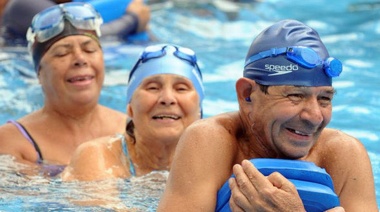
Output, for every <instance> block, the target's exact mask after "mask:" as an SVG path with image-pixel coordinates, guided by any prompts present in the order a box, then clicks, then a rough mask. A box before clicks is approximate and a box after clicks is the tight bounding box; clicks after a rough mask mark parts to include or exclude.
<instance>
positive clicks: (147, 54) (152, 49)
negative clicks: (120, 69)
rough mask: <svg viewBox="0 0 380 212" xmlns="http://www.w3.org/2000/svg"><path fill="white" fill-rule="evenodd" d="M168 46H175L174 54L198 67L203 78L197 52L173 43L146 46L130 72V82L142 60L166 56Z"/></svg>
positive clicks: (143, 61)
mask: <svg viewBox="0 0 380 212" xmlns="http://www.w3.org/2000/svg"><path fill="white" fill-rule="evenodd" d="M168 46H171V47H174V48H175V51H174V53H173V55H174V56H176V57H177V58H179V59H181V60H185V61H187V62H189V63H190V64H191V65H192V66H194V67H195V68H196V70H197V71H198V73H199V75H200V77H201V79H202V72H201V71H200V69H199V67H198V64H197V57H196V55H195V52H194V51H193V50H191V49H189V48H184V47H178V46H172V45H164V46H161V45H155V46H148V47H147V48H145V50H144V52H143V53H142V54H141V56H140V58H139V60H138V61H137V63H136V64H135V66H134V67H133V68H132V70H131V72H130V74H129V76H130V77H129V79H128V82H129V80H130V79H131V76H132V75H133V73H134V72H135V71H136V68H137V67H138V66H139V64H140V62H141V63H145V62H146V61H148V60H150V59H154V58H159V57H163V56H165V55H166V50H165V48H167V47H168Z"/></svg>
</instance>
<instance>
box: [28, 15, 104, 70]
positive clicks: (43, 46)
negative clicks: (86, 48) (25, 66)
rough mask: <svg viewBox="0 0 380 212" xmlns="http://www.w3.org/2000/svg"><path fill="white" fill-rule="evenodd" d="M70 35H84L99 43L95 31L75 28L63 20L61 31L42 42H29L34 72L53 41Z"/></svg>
mask: <svg viewBox="0 0 380 212" xmlns="http://www.w3.org/2000/svg"><path fill="white" fill-rule="evenodd" d="M70 35H86V36H89V37H91V38H92V39H94V40H96V41H97V42H98V43H99V45H100V42H99V37H98V36H97V34H96V31H93V30H82V29H77V28H75V27H74V26H73V25H72V24H71V23H70V22H69V21H67V20H65V27H64V29H63V31H62V32H61V33H60V34H58V35H57V36H55V37H53V38H51V39H50V40H47V41H45V42H42V43H39V42H34V43H29V45H30V53H31V55H32V57H33V63H34V68H35V71H36V73H38V69H39V66H40V61H41V58H42V57H43V56H44V54H45V53H46V52H47V51H48V50H49V48H50V47H51V46H52V45H53V44H54V43H55V42H57V41H59V40H60V39H62V38H65V37H67V36H70Z"/></svg>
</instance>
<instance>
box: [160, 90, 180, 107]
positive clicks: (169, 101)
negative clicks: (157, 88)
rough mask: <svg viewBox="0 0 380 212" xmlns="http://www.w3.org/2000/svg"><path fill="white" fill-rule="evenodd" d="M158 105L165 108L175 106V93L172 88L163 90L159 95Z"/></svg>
mask: <svg viewBox="0 0 380 212" xmlns="http://www.w3.org/2000/svg"><path fill="white" fill-rule="evenodd" d="M159 103H160V104H161V105H165V106H169V105H174V104H176V103H177V98H176V96H175V91H174V90H173V89H172V88H166V87H165V88H163V89H162V90H161V93H160V98H159Z"/></svg>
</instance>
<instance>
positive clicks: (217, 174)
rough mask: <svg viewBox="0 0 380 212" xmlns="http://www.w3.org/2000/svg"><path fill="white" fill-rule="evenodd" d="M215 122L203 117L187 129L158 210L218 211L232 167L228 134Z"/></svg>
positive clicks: (178, 147)
mask: <svg viewBox="0 0 380 212" xmlns="http://www.w3.org/2000/svg"><path fill="white" fill-rule="evenodd" d="M215 125H216V124H214V123H210V122H207V121H205V120H201V121H200V122H196V123H195V124H193V125H191V126H190V127H188V128H187V129H186V130H185V132H184V134H183V135H182V137H181V139H180V141H179V143H178V146H177V149H176V153H175V156H174V159H173V163H172V166H171V169H170V175H169V179H168V181H167V184H166V189H165V192H164V195H163V197H162V199H161V201H160V203H159V207H158V211H197V212H198V211H215V206H216V196H217V191H218V189H219V188H220V187H221V186H222V184H223V183H224V182H225V181H226V180H227V179H228V177H229V176H230V175H231V167H232V165H231V164H232V162H231V160H232V159H231V155H232V154H231V141H229V142H228V139H229V136H228V135H226V134H225V133H226V132H225V131H223V130H222V129H221V128H219V129H218V127H217V126H215ZM211 133H212V134H211Z"/></svg>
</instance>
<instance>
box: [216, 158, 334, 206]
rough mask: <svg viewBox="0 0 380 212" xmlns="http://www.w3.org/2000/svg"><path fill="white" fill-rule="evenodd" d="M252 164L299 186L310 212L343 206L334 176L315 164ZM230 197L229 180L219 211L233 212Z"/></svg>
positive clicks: (221, 193)
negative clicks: (335, 190)
mask: <svg viewBox="0 0 380 212" xmlns="http://www.w3.org/2000/svg"><path fill="white" fill-rule="evenodd" d="M250 161H251V162H252V163H253V164H254V165H255V167H256V168H257V169H258V170H259V171H260V172H261V173H262V174H263V175H265V176H268V175H270V174H271V173H273V172H275V171H277V172H279V173H280V174H282V175H283V176H284V177H286V178H287V179H288V180H290V181H291V182H292V183H293V184H294V185H295V186H296V188H297V191H298V194H299V195H300V197H301V199H302V202H303V204H304V207H305V209H306V211H307V212H314V211H315V212H320V211H325V210H328V209H331V208H334V207H336V206H339V205H340V202H339V198H338V196H337V195H336V194H335V192H334V185H333V182H332V179H331V177H330V175H329V174H328V173H327V172H326V171H325V169H322V168H320V167H318V166H316V165H315V164H314V163H312V162H307V161H298V160H284V159H267V158H256V159H251V160H250ZM232 177H234V176H232ZM230 196H231V190H230V187H229V185H228V181H227V182H226V183H225V184H224V185H223V186H222V187H221V188H220V190H219V191H218V199H217V205H216V211H221V212H229V211H231V208H230V205H229V200H230Z"/></svg>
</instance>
